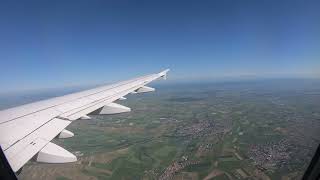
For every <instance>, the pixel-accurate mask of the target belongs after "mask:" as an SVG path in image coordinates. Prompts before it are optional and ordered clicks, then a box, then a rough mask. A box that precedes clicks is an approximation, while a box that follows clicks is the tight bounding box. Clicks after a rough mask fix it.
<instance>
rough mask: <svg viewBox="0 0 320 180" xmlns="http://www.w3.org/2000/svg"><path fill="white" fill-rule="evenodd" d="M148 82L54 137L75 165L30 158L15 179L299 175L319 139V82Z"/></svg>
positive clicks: (192, 179)
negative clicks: (148, 88)
mask: <svg viewBox="0 0 320 180" xmlns="http://www.w3.org/2000/svg"><path fill="white" fill-rule="evenodd" d="M154 87H156V88H157V91H156V92H154V93H146V94H134V95H128V96H127V97H128V99H127V100H125V101H119V102H118V103H120V104H122V105H125V106H128V107H131V108H132V112H130V113H123V114H116V115H108V116H103V115H91V117H92V119H91V120H77V121H75V122H73V123H72V124H71V125H70V126H69V127H68V130H70V131H72V132H74V133H75V136H74V137H72V138H69V139H63V140H62V139H55V140H54V143H57V144H59V145H61V146H62V147H64V148H65V149H67V150H69V151H70V152H72V153H74V154H75V155H76V156H77V157H78V161H77V162H75V163H69V164H39V163H35V162H33V161H30V162H29V163H28V164H27V165H26V166H25V167H24V168H23V171H22V173H21V174H20V175H19V178H20V179H22V180H31V179H52V180H68V179H74V180H89V179H90V180H91V179H92V180H94V179H110V180H111V179H130V180H131V179H145V180H147V179H160V180H167V179H177V180H178V179H179V180H182V179H184V180H189V179H190V180H197V179H204V180H209V179H227V180H228V179H230V180H236V179H263V180H268V179H284V180H286V179H300V178H301V176H302V175H303V173H304V171H305V169H306V168H307V166H308V164H309V162H310V160H311V158H312V156H313V153H314V151H315V149H316V148H317V146H318V144H319V142H320V81H319V80H290V79H289V80H285V79H284V80H259V81H257V80H251V81H239V82H215V83H210V82H198V83H179V84H165V85H161V84H155V85H154ZM47 96H49V95H46V97H47ZM26 97H28V96H24V98H26ZM1 107H5V105H2V106H1Z"/></svg>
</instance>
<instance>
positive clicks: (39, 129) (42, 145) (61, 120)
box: [0, 70, 169, 172]
mask: <svg viewBox="0 0 320 180" xmlns="http://www.w3.org/2000/svg"><path fill="white" fill-rule="evenodd" d="M168 71H169V70H165V71H162V72H160V73H157V74H151V75H147V76H143V77H139V78H135V79H131V80H128V81H123V82H119V83H116V84H112V85H108V86H103V87H98V88H94V89H90V90H86V91H82V92H78V93H74V94H69V95H65V96H61V97H57V98H52V99H49V100H44V101H39V102H35V103H31V104H26V105H22V106H19V107H15V108H11V109H7V110H3V111H0V145H1V148H2V150H3V151H4V154H5V156H6V158H7V160H8V162H9V164H10V166H11V168H12V170H13V171H14V172H17V171H18V170H19V169H20V168H21V167H22V166H23V165H24V164H25V163H27V162H28V161H29V160H30V159H31V158H32V157H36V158H35V160H36V161H38V162H46V163H66V162H74V161H76V160H77V158H76V156H74V155H73V154H71V153H70V152H68V151H67V150H65V149H63V148H62V147H59V146H58V145H55V144H53V143H51V142H50V141H51V140H52V139H53V138H55V137H58V138H68V137H72V136H73V133H72V132H70V131H67V130H65V128H66V127H67V126H68V125H69V124H70V123H71V122H72V121H74V120H77V119H89V118H90V117H89V116H87V115H88V114H89V113H91V112H93V111H95V112H96V111H97V110H98V111H97V112H98V113H100V114H114V113H121V112H128V111H130V110H131V109H130V108H128V107H125V106H122V105H119V104H116V103H113V101H116V100H118V99H119V100H123V99H125V98H124V96H125V95H127V94H129V93H142V92H150V91H154V88H150V87H147V86H145V85H146V84H148V83H150V82H151V81H153V80H156V79H158V78H164V79H165V78H166V74H167V72H168Z"/></svg>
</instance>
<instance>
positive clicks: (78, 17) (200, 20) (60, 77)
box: [0, 0, 320, 91]
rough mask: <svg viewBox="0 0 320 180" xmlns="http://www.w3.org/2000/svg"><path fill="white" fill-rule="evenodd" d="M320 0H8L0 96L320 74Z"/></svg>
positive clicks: (1, 8)
mask: <svg viewBox="0 0 320 180" xmlns="http://www.w3.org/2000/svg"><path fill="white" fill-rule="evenodd" d="M319 7H320V1H308V0H301V1H296V0H287V1H281V0H241V1H239V0H210V1H209V0H208V1H198V0H197V1H196V0H195V1H189V0H177V1H174V0H169V1H167V0H161V1H153V0H148V1H133V0H130V1H129V0H128V1H123V0H115V1H111V0H110V1H108V0H107V1H102V0H101V1H96V0H88V1H81V0H70V1H64V0H60V1H59V0H58V1H46V0H41V1H32V0H31V1H1V3H0V83H1V90H0V91H11V90H19V89H20V90H23V89H37V88H48V87H63V86H73V85H82V84H83V85H85V84H95V83H102V82H112V81H117V80H122V79H127V78H131V77H134V76H137V75H144V74H147V73H152V72H157V71H159V70H161V69H165V68H170V69H171V70H172V71H171V74H170V75H171V78H172V79H174V80H179V79H186V78H191V79H198V78H199V79H201V78H220V77H239V76H256V77H320V73H319V72H320V23H319V22H320V11H319Z"/></svg>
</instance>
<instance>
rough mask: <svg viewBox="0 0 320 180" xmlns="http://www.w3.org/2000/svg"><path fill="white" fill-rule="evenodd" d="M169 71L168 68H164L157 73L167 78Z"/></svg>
mask: <svg viewBox="0 0 320 180" xmlns="http://www.w3.org/2000/svg"><path fill="white" fill-rule="evenodd" d="M169 71H170V69H166V70H164V71H161V72H160V73H158V74H159V76H160V77H162V78H163V79H167V73H168V72H169Z"/></svg>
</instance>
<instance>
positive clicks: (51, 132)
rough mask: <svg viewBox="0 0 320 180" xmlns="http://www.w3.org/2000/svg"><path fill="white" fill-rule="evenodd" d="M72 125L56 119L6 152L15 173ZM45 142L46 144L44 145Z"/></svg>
mask: <svg viewBox="0 0 320 180" xmlns="http://www.w3.org/2000/svg"><path fill="white" fill-rule="evenodd" d="M70 123H71V121H66V120H62V119H58V118H54V119H52V120H50V121H49V122H47V123H46V124H44V125H43V126H41V127H40V128H39V129H37V130H36V131H34V132H32V133H31V134H29V135H28V136H26V137H25V138H23V139H21V140H20V141H18V142H17V143H15V144H13V145H12V146H11V147H10V148H9V149H8V150H6V151H5V152H4V153H5V155H6V157H7V159H8V162H9V164H10V165H11V167H12V169H13V170H14V171H15V172H16V171H17V170H19V169H20V168H21V167H22V166H23V165H24V163H26V162H27V161H28V160H30V159H31V158H32V157H33V156H34V155H35V154H36V153H37V152H39V151H40V150H41V149H42V148H43V147H44V146H45V145H46V144H47V143H48V142H50V141H51V140H52V139H53V138H54V137H56V136H57V135H58V134H59V133H60V132H61V131H62V130H63V129H64V128H66V127H67V126H68V125H69V124H70ZM39 139H41V140H39ZM44 141H45V142H46V143H43V142H44ZM38 142H39V143H38Z"/></svg>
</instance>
